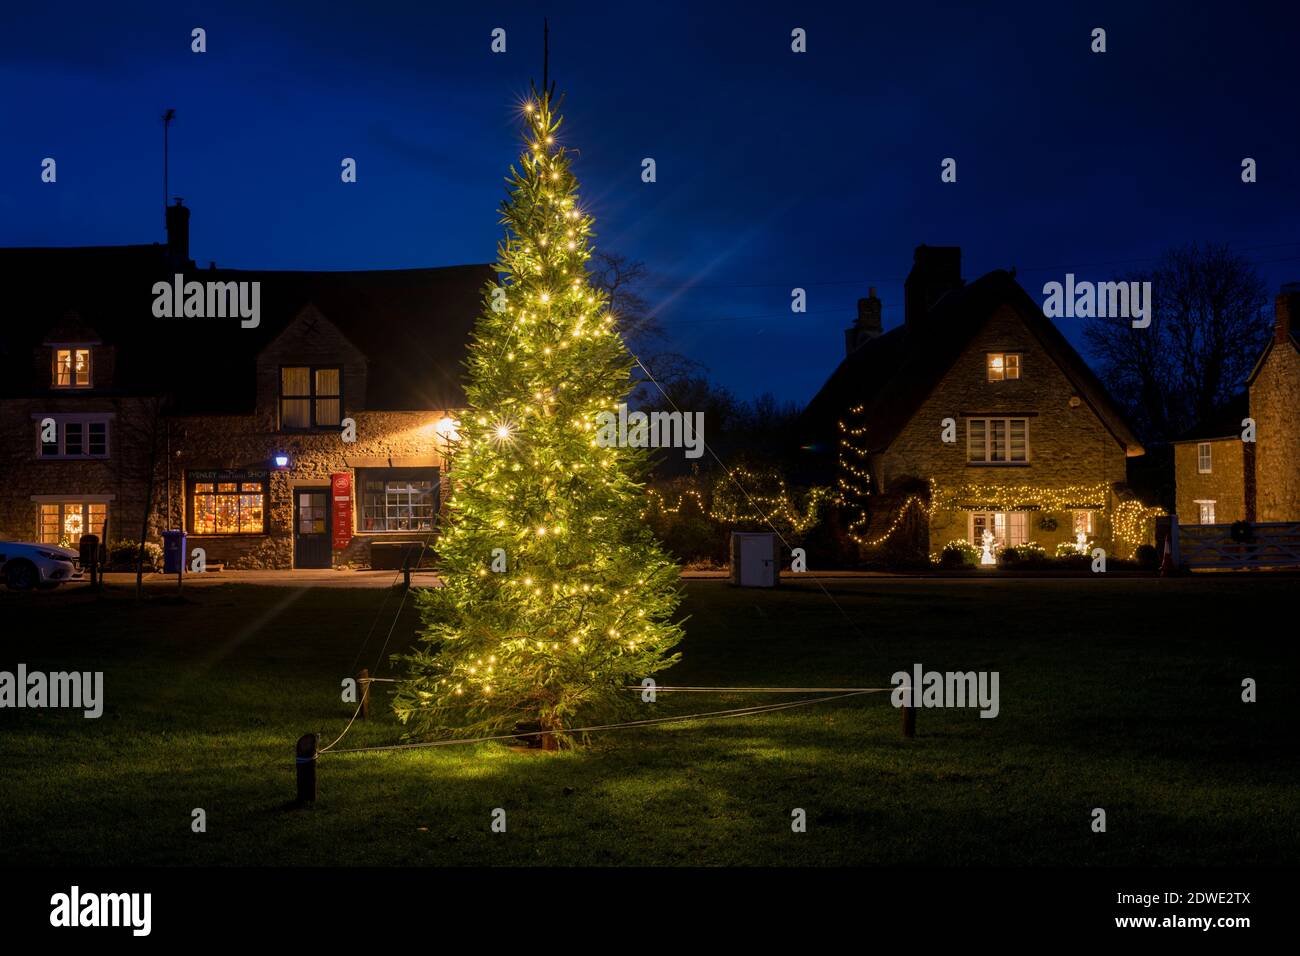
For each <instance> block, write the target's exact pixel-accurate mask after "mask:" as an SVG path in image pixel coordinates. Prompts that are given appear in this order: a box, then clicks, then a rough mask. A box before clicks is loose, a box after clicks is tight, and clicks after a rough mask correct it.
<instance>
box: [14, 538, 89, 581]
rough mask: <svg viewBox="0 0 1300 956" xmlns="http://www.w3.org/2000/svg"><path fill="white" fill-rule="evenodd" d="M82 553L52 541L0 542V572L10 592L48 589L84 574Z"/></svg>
mask: <svg viewBox="0 0 1300 956" xmlns="http://www.w3.org/2000/svg"><path fill="white" fill-rule="evenodd" d="M80 562H81V555H80V554H79V553H78V552H76V551H70V550H69V549H67V548H60V547H59V546H58V545H53V544H34V543H33V542H31V541H0V575H3V577H4V580H5V584H6V585H7V586H8V587H9V590H11V591H26V590H28V589H30V588H39V589H41V590H42V591H48V590H51V589H52V588H57V587H58V586H59V585H60V584H62V583H63V582H64V581H72V580H75V579H77V578H80V577H81V568H80Z"/></svg>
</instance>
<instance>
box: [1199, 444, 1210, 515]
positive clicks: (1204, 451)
mask: <svg viewBox="0 0 1300 956" xmlns="http://www.w3.org/2000/svg"><path fill="white" fill-rule="evenodd" d="M1196 470H1197V472H1198V473H1200V474H1202V475H1208V474H1210V472H1211V471H1212V465H1211V458H1210V443H1209V442H1208V441H1203V442H1201V443H1200V444H1198V445H1197V446H1196ZM1201 523H1202V524H1204V523H1205V522H1201Z"/></svg>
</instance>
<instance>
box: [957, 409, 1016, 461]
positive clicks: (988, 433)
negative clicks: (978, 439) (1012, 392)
mask: <svg viewBox="0 0 1300 956" xmlns="http://www.w3.org/2000/svg"><path fill="white" fill-rule="evenodd" d="M975 422H981V423H982V424H983V426H984V448H983V450H982V455H983V457H982V458H976V457H974V455H973V453H972V452H973V446H974V438H975V436H974V433H973V431H974V430H973V429H972V427H971V426H972V425H973V424H974V423H975ZM994 422H1002V424H1003V427H1004V429H1005V435H1006V448H1005V451H1006V458H1004V459H1003V460H1002V461H994V460H993V423H994ZM1013 422H1023V423H1024V426H1025V457H1024V458H1016V459H1012V457H1011V425H1012V423H1013ZM1031 457H1032V456H1031V454H1030V451H1029V419H1028V418H1025V417H1021V416H1011V417H1007V418H1003V417H1001V416H992V417H988V418H984V417H981V416H972V417H970V418H967V419H966V464H968V465H993V466H998V465H1027V464H1029V462H1030V459H1031Z"/></svg>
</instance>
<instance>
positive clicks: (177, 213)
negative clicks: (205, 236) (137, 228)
mask: <svg viewBox="0 0 1300 956" xmlns="http://www.w3.org/2000/svg"><path fill="white" fill-rule="evenodd" d="M181 202H182V200H181V197H179V196H177V197H176V205H174V206H168V207H167V258H168V259H170V260H171V261H172V262H173V263H174V264H176V265H188V264H189V261H190V211H189V210H188V209H187V208H185V207H184V206H183V205H181Z"/></svg>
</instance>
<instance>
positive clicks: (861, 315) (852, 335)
mask: <svg viewBox="0 0 1300 956" xmlns="http://www.w3.org/2000/svg"><path fill="white" fill-rule="evenodd" d="M881 331H882V329H881V325H880V299H878V298H877V297H876V289H875V287H874V286H873V287H872V288H870V289H868V290H867V297H866V298H865V299H858V317H857V319H856V320H855V321H854V323H853V327H852V328H848V329H845V330H844V352H845V354H846V355H852V354H853V353H854V352H856V351H857V350H858V349H859V348H860V347H861V346H863V345H864V344H866V343H867V342H870V341H871V340H872V339H874V338H877V337H878V336H879V335H880V333H881Z"/></svg>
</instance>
